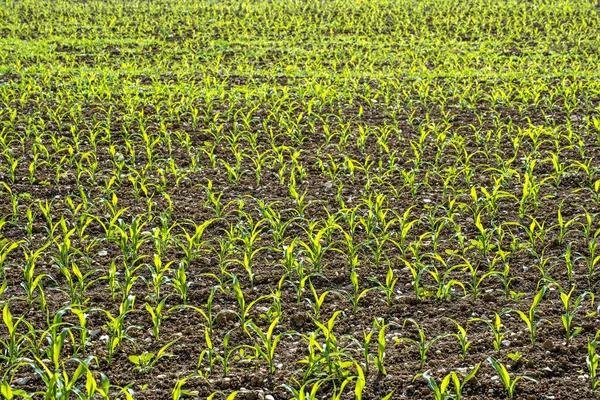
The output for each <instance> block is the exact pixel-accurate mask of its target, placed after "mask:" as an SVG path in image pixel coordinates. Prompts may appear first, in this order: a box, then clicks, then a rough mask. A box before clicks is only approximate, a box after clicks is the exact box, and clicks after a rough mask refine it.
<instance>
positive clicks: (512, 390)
mask: <svg viewBox="0 0 600 400" xmlns="http://www.w3.org/2000/svg"><path fill="white" fill-rule="evenodd" d="M487 360H488V362H489V363H490V364H491V366H492V368H494V369H495V370H496V372H497V373H498V376H499V377H500V381H501V382H502V384H503V385H504V389H505V390H506V395H507V396H508V398H509V399H513V398H514V396H515V394H516V389H517V382H519V381H520V380H521V379H526V380H529V381H532V382H535V383H538V381H537V380H535V379H533V378H531V377H529V376H526V375H520V376H516V377H514V378H511V377H510V375H509V374H508V370H507V369H506V367H505V366H504V364H502V363H501V362H499V361H497V360H495V359H494V358H493V357H488V359H487Z"/></svg>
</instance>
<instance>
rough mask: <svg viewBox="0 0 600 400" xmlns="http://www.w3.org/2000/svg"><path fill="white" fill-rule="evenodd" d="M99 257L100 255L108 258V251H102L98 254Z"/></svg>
mask: <svg viewBox="0 0 600 400" xmlns="http://www.w3.org/2000/svg"><path fill="white" fill-rule="evenodd" d="M98 255H99V256H100V257H105V256H107V255H108V251H106V250H102V251H100V252H98Z"/></svg>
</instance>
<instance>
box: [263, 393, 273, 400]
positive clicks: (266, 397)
mask: <svg viewBox="0 0 600 400" xmlns="http://www.w3.org/2000/svg"><path fill="white" fill-rule="evenodd" d="M265 400H275V397H273V396H271V395H270V394H268V395H266V396H265Z"/></svg>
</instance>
